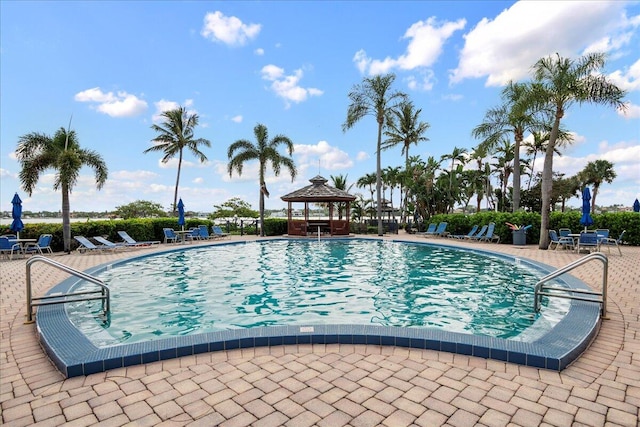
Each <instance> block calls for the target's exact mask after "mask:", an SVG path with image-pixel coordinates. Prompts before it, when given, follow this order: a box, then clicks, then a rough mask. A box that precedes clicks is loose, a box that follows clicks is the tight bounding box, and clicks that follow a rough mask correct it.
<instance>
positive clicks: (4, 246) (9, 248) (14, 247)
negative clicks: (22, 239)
mask: <svg viewBox="0 0 640 427" xmlns="http://www.w3.org/2000/svg"><path fill="white" fill-rule="evenodd" d="M14 252H15V253H18V254H20V253H22V247H21V246H20V243H12V242H11V239H9V238H8V237H6V236H2V237H0V255H5V256H6V257H7V258H8V259H13V254H14Z"/></svg>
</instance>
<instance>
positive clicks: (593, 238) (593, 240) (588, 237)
mask: <svg viewBox="0 0 640 427" xmlns="http://www.w3.org/2000/svg"><path fill="white" fill-rule="evenodd" d="M583 249H584V250H587V251H589V252H591V250H597V249H598V234H597V233H596V232H595V231H583V232H582V233H580V238H579V239H578V243H577V244H576V252H580V251H581V250H583Z"/></svg>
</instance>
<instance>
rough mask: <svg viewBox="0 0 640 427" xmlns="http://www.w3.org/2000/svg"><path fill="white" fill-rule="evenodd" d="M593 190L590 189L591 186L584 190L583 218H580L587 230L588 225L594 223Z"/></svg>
mask: <svg viewBox="0 0 640 427" xmlns="http://www.w3.org/2000/svg"><path fill="white" fill-rule="evenodd" d="M590 202H591V192H590V191H589V187H584V190H582V218H580V224H582V225H584V229H585V230H586V229H587V227H588V226H590V225H591V224H593V219H592V218H591V215H590V212H591V203H590Z"/></svg>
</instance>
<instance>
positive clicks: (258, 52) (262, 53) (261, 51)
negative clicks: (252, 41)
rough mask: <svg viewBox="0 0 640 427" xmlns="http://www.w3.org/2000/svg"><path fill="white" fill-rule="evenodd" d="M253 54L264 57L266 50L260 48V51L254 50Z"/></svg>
mask: <svg viewBox="0 0 640 427" xmlns="http://www.w3.org/2000/svg"><path fill="white" fill-rule="evenodd" d="M253 53H255V54H256V55H258V56H262V55H264V49H262V48H261V47H259V48H258V49H256V50H254V51H253Z"/></svg>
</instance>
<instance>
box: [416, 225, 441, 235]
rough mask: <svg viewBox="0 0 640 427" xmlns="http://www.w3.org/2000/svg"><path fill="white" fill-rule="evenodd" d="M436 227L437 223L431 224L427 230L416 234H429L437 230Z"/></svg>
mask: <svg viewBox="0 0 640 427" xmlns="http://www.w3.org/2000/svg"><path fill="white" fill-rule="evenodd" d="M436 227H437V224H436V223H432V224H429V226H428V227H427V231H418V232H417V233H416V234H417V235H421V236H424V235H426V234H427V233H428V234H433V233H435V231H436Z"/></svg>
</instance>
